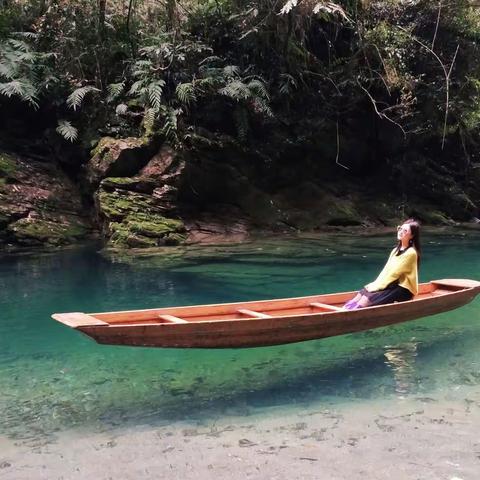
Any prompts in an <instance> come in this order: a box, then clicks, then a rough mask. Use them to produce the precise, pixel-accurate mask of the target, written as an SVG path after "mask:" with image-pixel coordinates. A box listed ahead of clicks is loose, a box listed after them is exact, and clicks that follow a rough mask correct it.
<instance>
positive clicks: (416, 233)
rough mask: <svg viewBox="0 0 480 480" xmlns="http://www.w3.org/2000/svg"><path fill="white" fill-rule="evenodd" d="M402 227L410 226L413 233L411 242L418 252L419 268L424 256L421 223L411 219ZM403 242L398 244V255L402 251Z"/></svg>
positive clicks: (411, 245)
mask: <svg viewBox="0 0 480 480" xmlns="http://www.w3.org/2000/svg"><path fill="white" fill-rule="evenodd" d="M402 225H409V226H410V231H411V232H412V238H411V239H410V241H409V245H410V247H414V248H415V251H416V252H417V267H418V266H420V257H421V255H422V246H421V244H420V222H418V220H415V219H414V218H409V219H408V220H405V221H404V222H403V223H402ZM401 246H402V242H401V241H400V240H399V241H398V244H397V254H398V252H399V251H400V247H401Z"/></svg>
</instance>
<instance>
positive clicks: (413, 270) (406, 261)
mask: <svg viewBox="0 0 480 480" xmlns="http://www.w3.org/2000/svg"><path fill="white" fill-rule="evenodd" d="M397 230H398V231H397V240H398V244H397V246H396V247H395V248H394V249H393V250H392V252H391V253H390V256H389V257H388V261H387V263H386V265H385V267H383V270H382V271H381V272H380V275H379V276H378V277H377V279H376V280H375V281H374V282H372V283H369V284H368V285H366V286H365V287H364V288H362V290H360V292H358V294H357V296H356V297H355V298H353V299H352V300H350V301H349V302H347V303H346V304H345V306H344V308H345V309H347V310H354V309H356V308H364V307H371V306H373V305H384V304H386V303H393V302H405V301H407V300H411V299H412V298H413V297H414V295H416V294H417V293H418V265H419V263H420V254H421V248H420V224H419V223H418V222H417V221H416V220H414V219H412V218H410V219H408V220H406V221H405V222H403V224H402V225H400V226H399V227H398V229H397Z"/></svg>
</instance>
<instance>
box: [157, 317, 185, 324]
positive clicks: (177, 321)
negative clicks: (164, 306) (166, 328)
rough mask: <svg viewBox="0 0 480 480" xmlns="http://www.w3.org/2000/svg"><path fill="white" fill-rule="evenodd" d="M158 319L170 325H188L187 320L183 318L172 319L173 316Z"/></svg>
mask: <svg viewBox="0 0 480 480" xmlns="http://www.w3.org/2000/svg"><path fill="white" fill-rule="evenodd" d="M158 318H161V319H162V320H165V321H167V322H170V323H188V321H187V320H184V319H183V318H178V317H174V316H173V315H159V316H158Z"/></svg>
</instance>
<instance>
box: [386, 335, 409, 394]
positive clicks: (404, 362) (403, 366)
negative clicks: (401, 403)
mask: <svg viewBox="0 0 480 480" xmlns="http://www.w3.org/2000/svg"><path fill="white" fill-rule="evenodd" d="M384 355H385V357H386V359H387V361H386V362H385V363H386V364H387V365H388V366H389V367H390V368H391V369H392V372H393V377H394V380H395V391H396V392H397V393H398V394H400V395H406V394H408V393H412V392H413V391H414V388H415V377H416V375H415V359H416V357H417V342H407V343H401V344H399V345H392V346H390V345H387V346H386V347H385V354H384Z"/></svg>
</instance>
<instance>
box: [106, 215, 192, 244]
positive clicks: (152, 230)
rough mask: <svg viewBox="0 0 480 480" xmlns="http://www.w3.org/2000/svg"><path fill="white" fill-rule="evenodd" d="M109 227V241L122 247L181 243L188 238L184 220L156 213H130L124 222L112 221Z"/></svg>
mask: <svg viewBox="0 0 480 480" xmlns="http://www.w3.org/2000/svg"><path fill="white" fill-rule="evenodd" d="M109 229H110V238H109V241H108V243H109V244H110V245H112V246H115V247H122V248H149V247H158V246H162V245H179V244H182V243H184V242H185V240H186V238H187V235H186V233H185V226H184V224H183V222H182V221H180V220H176V219H172V218H166V217H163V216H162V215H159V214H155V213H152V214H146V213H143V212H140V213H138V214H130V215H128V216H126V217H125V218H124V219H123V221H122V222H111V223H110V224H109Z"/></svg>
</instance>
